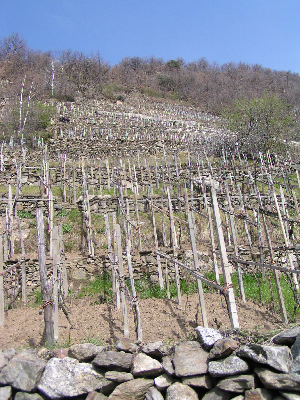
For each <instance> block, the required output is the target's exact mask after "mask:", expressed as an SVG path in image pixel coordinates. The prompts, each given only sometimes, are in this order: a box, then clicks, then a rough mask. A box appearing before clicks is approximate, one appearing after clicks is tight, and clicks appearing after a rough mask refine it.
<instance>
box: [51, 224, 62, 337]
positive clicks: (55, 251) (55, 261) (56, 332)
mask: <svg viewBox="0 0 300 400" xmlns="http://www.w3.org/2000/svg"><path fill="white" fill-rule="evenodd" d="M52 241H53V243H52V248H53V302H54V340H55V341H56V342H58V339H59V329H58V265H59V258H60V257H59V242H58V226H54V227H53V235H52Z"/></svg>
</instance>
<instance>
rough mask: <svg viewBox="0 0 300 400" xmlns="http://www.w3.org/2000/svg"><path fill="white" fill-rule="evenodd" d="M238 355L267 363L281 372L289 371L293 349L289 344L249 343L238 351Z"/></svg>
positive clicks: (260, 362)
mask: <svg viewBox="0 0 300 400" xmlns="http://www.w3.org/2000/svg"><path fill="white" fill-rule="evenodd" d="M236 354H237V356H239V357H242V358H243V357H244V358H249V359H250V360H253V361H256V362H258V363H259V364H266V365H269V366H270V367H272V368H275V369H277V370H278V371H281V372H285V373H287V372H289V369H290V365H291V363H292V356H291V351H290V349H289V348H288V347H287V346H263V345H258V344H249V345H248V346H242V347H240V348H239V349H238V350H237V351H236Z"/></svg>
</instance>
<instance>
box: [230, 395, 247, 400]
mask: <svg viewBox="0 0 300 400" xmlns="http://www.w3.org/2000/svg"><path fill="white" fill-rule="evenodd" d="M231 400H245V397H244V396H243V395H242V394H240V395H239V396H236V397H233V398H232V399H231Z"/></svg>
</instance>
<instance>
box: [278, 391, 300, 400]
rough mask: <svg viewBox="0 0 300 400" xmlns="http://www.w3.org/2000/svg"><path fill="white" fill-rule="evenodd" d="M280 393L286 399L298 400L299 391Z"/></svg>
mask: <svg viewBox="0 0 300 400" xmlns="http://www.w3.org/2000/svg"><path fill="white" fill-rule="evenodd" d="M280 394H282V396H283V397H284V398H285V399H287V400H300V393H298V394H297V393H291V392H282V391H280Z"/></svg>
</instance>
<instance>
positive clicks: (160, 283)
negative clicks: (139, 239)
mask: <svg viewBox="0 0 300 400" xmlns="http://www.w3.org/2000/svg"><path fill="white" fill-rule="evenodd" d="M151 213H152V224H153V236H154V243H155V250H157V251H158V250H159V248H158V240H157V232H156V222H155V215H154V210H153V206H152V200H151ZM156 259H157V269H158V280H159V286H160V288H161V289H163V287H164V280H163V276H162V269H161V262H160V255H159V254H156Z"/></svg>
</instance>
